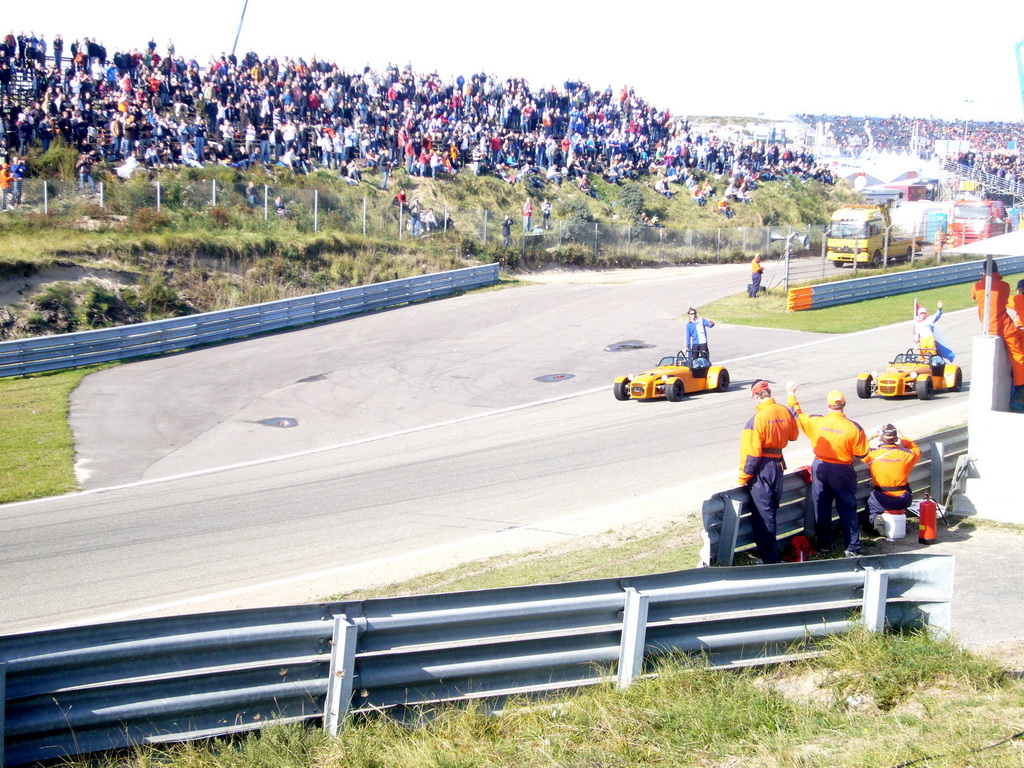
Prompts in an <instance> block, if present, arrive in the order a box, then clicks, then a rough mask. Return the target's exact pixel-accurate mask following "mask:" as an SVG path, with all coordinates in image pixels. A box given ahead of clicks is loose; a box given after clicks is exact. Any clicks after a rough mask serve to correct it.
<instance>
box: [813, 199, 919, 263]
mask: <svg viewBox="0 0 1024 768" xmlns="http://www.w3.org/2000/svg"><path fill="white" fill-rule="evenodd" d="M913 253H914V240H913V238H912V237H904V236H901V235H900V234H898V233H896V232H895V230H893V228H892V219H891V218H890V216H889V209H888V208H886V207H885V206H884V205H877V206H876V205H854V206H849V207H847V208H840V209H839V210H837V211H836V212H835V213H833V214H832V220H831V222H830V224H829V235H828V252H827V254H826V255H827V257H828V260H829V261H831V262H832V264H833V265H835V266H836V267H842V266H845V265H847V264H854V263H856V264H864V265H867V266H871V267H876V268H877V267H881V266H882V264H883V263H884V260H885V258H886V255H887V254H888V260H889V261H890V262H896V261H903V260H906V261H909V260H910V259H911V257H912V256H913Z"/></svg>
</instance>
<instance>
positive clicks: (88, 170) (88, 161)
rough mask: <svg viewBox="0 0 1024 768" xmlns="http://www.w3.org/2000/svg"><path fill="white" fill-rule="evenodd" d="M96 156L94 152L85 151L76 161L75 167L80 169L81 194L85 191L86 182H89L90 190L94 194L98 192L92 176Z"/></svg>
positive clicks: (79, 186) (79, 188)
mask: <svg viewBox="0 0 1024 768" xmlns="http://www.w3.org/2000/svg"><path fill="white" fill-rule="evenodd" d="M94 161H95V158H94V157H93V153H92V152H83V153H82V154H80V155H79V156H78V162H77V163H75V169H76V170H77V171H78V192H79V193H80V194H84V193H85V183H86V182H89V191H90V192H92V194H94V195H95V194H96V182H95V180H93V177H92V167H93V163H94Z"/></svg>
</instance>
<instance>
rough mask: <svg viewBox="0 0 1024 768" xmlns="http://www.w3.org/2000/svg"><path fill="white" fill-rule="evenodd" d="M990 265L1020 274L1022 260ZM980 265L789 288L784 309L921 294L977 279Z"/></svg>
mask: <svg viewBox="0 0 1024 768" xmlns="http://www.w3.org/2000/svg"><path fill="white" fill-rule="evenodd" d="M994 261H995V262H996V263H997V264H998V265H999V271H1000V272H1001V273H1002V274H1004V275H1011V274H1014V273H1016V272H1021V271H1024V256H1003V257H1000V258H997V259H994ZM984 263H985V262H984V261H967V262H961V263H959V264H949V265H946V266H943V267H929V268H928V269H915V270H911V271H909V272H894V273H892V274H888V275H874V276H872V277H860V278H856V279H854V280H841V281H839V282H834V283H820V284H818V285H808V286H801V287H798V288H790V289H789V297H788V300H787V309H789V311H791V312H796V311H800V310H804V309H822V308H824V307H836V306H839V305H840V304H854V303H856V302H858V301H864V300H865V299H880V298H884V297H886V296H894V295H897V294H901V293H912V292H914V291H923V290H926V289H928V288H941V287H943V286H946V285H959V284H961V283H965V282H968V281H971V280H977V279H978V278H980V276H981V272H982V268H983V267H984Z"/></svg>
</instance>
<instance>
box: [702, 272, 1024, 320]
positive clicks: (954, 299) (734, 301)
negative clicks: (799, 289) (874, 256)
mask: <svg viewBox="0 0 1024 768" xmlns="http://www.w3.org/2000/svg"><path fill="white" fill-rule="evenodd" d="M1022 277H1024V274H1021V275H1005V276H1004V278H1003V279H1005V280H1006V282H1008V283H1009V284H1010V285H1015V284H1016V282H1017V280H1019V279H1021V278H1022ZM973 285H974V281H973V280H972V281H971V282H969V283H963V284H961V285H950V286H946V287H944V288H930V289H928V290H922V291H917V292H915V293H904V294H900V295H898V296H889V297H887V298H884V299H869V300H867V301H861V302H858V303H856V304H844V305H843V306H839V307H828V308H826V309H807V310H803V311H802V312H789V311H787V310H786V297H785V295H784V294H783V293H782V292H781V291H779V290H776V291H772V292H770V293H769V294H768V295H767V296H763V297H761V298H759V299H756V300H753V301H752V300H751V299H749V298H748V297H747V294H746V293H737V294H735V295H733V296H727V297H725V298H723V299H719V300H717V301H711V302H708V303H707V304H702V305H701V309H700V311H701V314H702V315H704V316H705V317H710V318H712V319H713V320H715V322H722V323H732V324H734V325H750V326H759V327H762V328H781V329H784V330H789V331H813V332H817V333H853V332H854V331H864V330H867V329H869V328H880V327H882V326H885V325H892V324H893V323H900V322H905V321H908V320H913V319H914V299H915V298H916V299H917V300H918V301H919V302H920V303H922V304H924V305H925V306H926V307H928V309H929V311H931V312H934V311H935V302H936V301H939V300H941V301H942V304H943V310H944V311H945V312H953V311H955V310H958V309H966V308H967V307H974V306H977V305H976V304H975V303H974V300H973V299H971V287H972V286H973ZM979 330H980V327H979Z"/></svg>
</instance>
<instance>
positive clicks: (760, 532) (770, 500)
mask: <svg viewBox="0 0 1024 768" xmlns="http://www.w3.org/2000/svg"><path fill="white" fill-rule="evenodd" d="M750 498H751V500H752V501H753V502H754V513H753V514H752V515H751V516H750V525H751V527H752V528H753V529H754V541H755V542H756V543H757V553H758V554H759V555H760V556H761V559H762V560H764V561H765V562H766V563H777V562H779V543H778V541H777V540H776V538H775V534H776V522H775V515H776V513H778V511H779V502H780V501H781V500H782V459H768V458H764V457H761V458H760V459H758V464H757V471H756V472H755V473H754V479H753V480H751V481H750Z"/></svg>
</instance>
